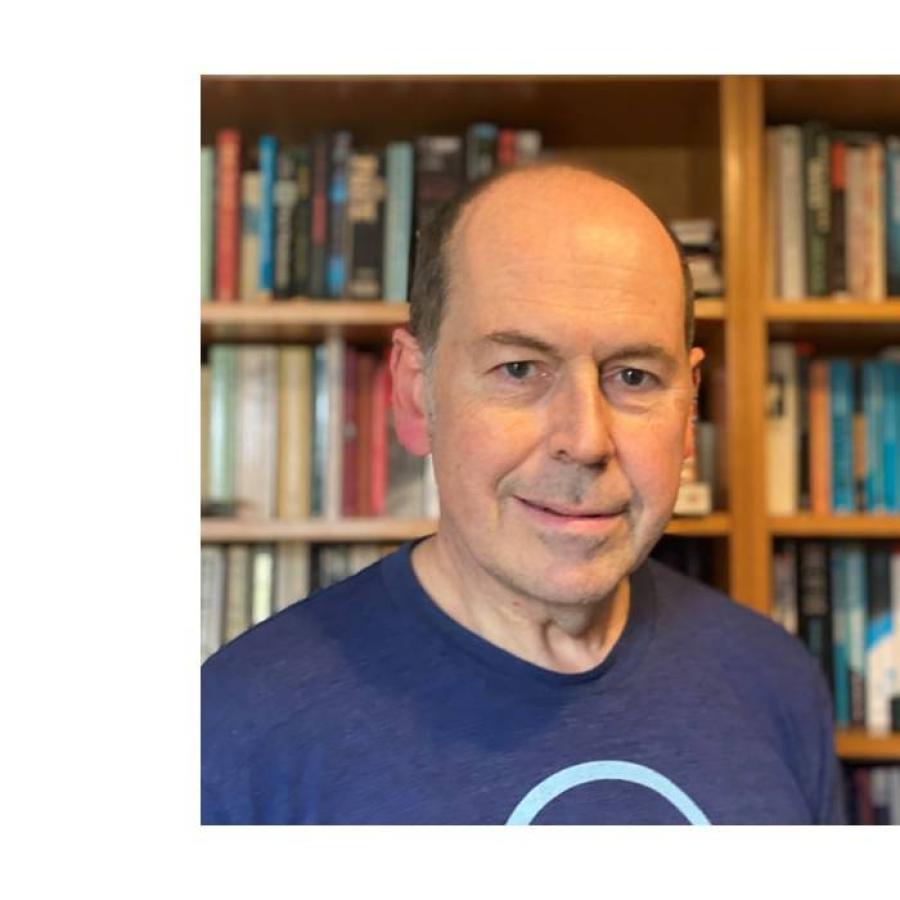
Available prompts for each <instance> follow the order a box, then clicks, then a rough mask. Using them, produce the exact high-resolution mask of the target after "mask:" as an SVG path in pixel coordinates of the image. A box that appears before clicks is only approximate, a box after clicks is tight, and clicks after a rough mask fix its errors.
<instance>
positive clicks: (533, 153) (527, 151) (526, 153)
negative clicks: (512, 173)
mask: <svg viewBox="0 0 900 900" xmlns="http://www.w3.org/2000/svg"><path fill="white" fill-rule="evenodd" d="M542 143H543V140H542V137H541V133H540V132H539V131H535V130H534V129H533V128H520V129H519V130H518V131H517V132H516V162H520V163H521V162H529V161H531V160H536V159H538V158H539V157H540V155H541V145H542Z"/></svg>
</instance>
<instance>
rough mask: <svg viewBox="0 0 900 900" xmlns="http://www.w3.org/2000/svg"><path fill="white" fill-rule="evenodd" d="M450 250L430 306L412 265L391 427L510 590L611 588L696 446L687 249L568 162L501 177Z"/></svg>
mask: <svg viewBox="0 0 900 900" xmlns="http://www.w3.org/2000/svg"><path fill="white" fill-rule="evenodd" d="M434 224H436V225H437V226H438V228H440V224H441V223H439V222H438V223H434ZM427 239H428V238H427V236H426V240H427ZM440 250H441V256H442V271H443V283H444V294H443V297H442V298H437V299H442V301H443V302H442V305H439V306H438V310H437V313H436V314H435V311H434V309H433V308H432V311H431V313H430V314H429V313H428V310H427V305H428V300H427V299H426V301H425V304H426V309H424V310H423V308H422V305H421V304H422V298H423V296H424V295H423V291H424V292H425V295H427V294H428V291H429V289H430V288H434V286H435V284H438V283H439V282H440V280H441V279H440V278H436V276H435V272H434V270H431V271H429V269H428V267H427V265H421V264H420V265H419V266H418V267H417V272H416V279H417V281H416V283H415V285H414V288H413V295H412V296H413V303H414V304H415V305H414V308H413V311H412V318H413V323H414V325H413V329H414V332H415V334H416V335H417V337H418V340H417V339H416V337H413V336H410V335H409V334H408V333H405V332H402V331H401V332H398V333H397V334H395V338H394V352H393V356H392V372H393V375H394V405H395V423H396V427H397V431H398V435H399V436H400V439H401V441H403V443H404V445H405V446H406V447H407V448H408V449H409V450H411V451H412V452H416V453H427V452H431V453H432V455H433V460H434V467H435V475H436V479H437V482H438V488H439V491H440V499H441V521H440V525H439V531H438V539H439V540H440V541H443V542H444V543H445V545H446V546H447V547H448V548H451V552H452V553H453V554H454V556H455V557H456V558H457V560H458V561H459V562H461V563H462V564H464V565H466V566H468V567H474V569H475V570H476V571H478V572H480V573H481V574H483V575H485V576H486V577H487V578H489V579H491V580H492V581H493V582H495V583H497V584H500V585H502V586H503V587H505V588H506V589H507V590H509V591H513V592H515V593H519V594H525V595H528V596H530V597H534V598H537V599H541V600H545V601H549V602H555V603H585V602H591V601H596V600H599V599H601V598H602V597H604V596H607V595H608V594H610V593H611V592H612V591H614V590H615V588H616V586H617V585H618V584H619V583H620V582H621V580H622V579H623V578H624V577H625V576H626V575H627V574H628V573H629V572H630V571H631V570H633V569H634V567H635V566H636V565H637V564H638V563H639V562H640V561H641V560H642V559H643V558H644V557H645V556H646V554H647V553H648V552H649V551H650V549H651V548H652V546H653V544H654V543H655V542H656V540H657V539H658V538H659V536H660V534H661V533H662V531H663V529H664V527H665V524H666V522H667V521H668V519H669V517H670V515H671V511H672V507H673V505H674V502H675V496H676V493H677V489H678V482H679V473H680V469H681V464H682V460H683V458H684V455H685V453H686V452H687V450H688V449H689V437H688V434H689V432H688V421H689V416H690V410H691V401H692V396H693V392H694V389H695V372H696V366H697V365H698V364H699V362H700V359H701V358H702V352H701V351H699V350H691V349H690V347H689V344H688V343H686V340H685V337H686V324H685V323H686V321H688V316H687V315H686V313H685V297H684V292H685V278H684V272H683V263H682V258H681V256H680V254H679V252H678V250H677V248H676V246H675V244H674V243H673V240H672V238H671V235H670V233H669V232H668V231H667V230H666V228H665V227H664V226H663V224H662V223H661V222H660V220H659V218H658V217H657V216H656V215H655V214H654V213H653V212H652V211H651V210H649V209H648V208H647V207H646V206H645V205H644V204H643V203H642V202H641V201H640V200H638V199H637V198H636V197H635V196H634V195H633V194H631V193H630V192H629V191H627V190H626V189H624V188H623V187H621V186H619V185H617V184H615V183H613V182H611V181H609V180H607V179H604V178H601V177H598V176H597V175H596V174H594V173H591V172H588V171H585V170H583V169H580V168H572V167H566V166H539V167H534V168H529V169H523V170H520V171H513V172H509V173H506V174H504V175H503V176H502V177H500V178H498V179H495V180H493V181H492V182H491V183H490V184H488V185H487V186H486V187H484V188H483V189H482V190H480V191H478V192H477V193H476V195H475V196H474V197H473V198H470V200H469V202H467V203H464V204H463V205H462V207H461V209H459V211H458V214H457V215H456V216H455V221H454V222H453V223H452V226H451V227H450V230H449V233H448V234H447V235H446V237H445V239H444V240H443V242H442V245H441V247H440ZM420 253H421V248H420ZM431 300H432V302H433V301H434V300H435V298H431Z"/></svg>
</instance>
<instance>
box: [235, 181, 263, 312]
mask: <svg viewBox="0 0 900 900" xmlns="http://www.w3.org/2000/svg"><path fill="white" fill-rule="evenodd" d="M261 186H262V179H261V177H260V174H259V172H255V171H254V172H244V173H243V175H241V266H240V272H241V289H240V299H241V302H242V303H253V302H258V301H260V300H261V299H262V295H261V294H260V292H259V204H260V197H261Z"/></svg>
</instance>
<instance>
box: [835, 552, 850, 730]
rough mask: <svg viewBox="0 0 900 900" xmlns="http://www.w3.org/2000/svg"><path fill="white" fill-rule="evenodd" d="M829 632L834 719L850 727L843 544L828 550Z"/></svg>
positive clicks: (843, 726) (844, 555)
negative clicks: (830, 633) (829, 588)
mask: <svg viewBox="0 0 900 900" xmlns="http://www.w3.org/2000/svg"><path fill="white" fill-rule="evenodd" d="M831 586H832V591H831V601H832V606H831V616H832V619H831V630H832V643H831V645H832V672H833V678H834V684H833V687H834V720H835V724H836V725H837V726H838V727H839V728H846V727H847V726H849V724H850V668H849V661H848V640H847V627H848V623H847V599H848V595H847V559H846V551H845V548H844V543H843V542H842V541H838V542H836V543H835V544H834V545H833V546H832V548H831Z"/></svg>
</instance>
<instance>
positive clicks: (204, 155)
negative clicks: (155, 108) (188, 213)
mask: <svg viewBox="0 0 900 900" xmlns="http://www.w3.org/2000/svg"><path fill="white" fill-rule="evenodd" d="M215 229H216V151H215V150H214V149H213V148H212V147H201V148H200V299H201V300H202V301H203V302H204V303H208V302H209V301H210V300H212V299H213V297H214V296H215V264H216V231H215Z"/></svg>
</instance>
